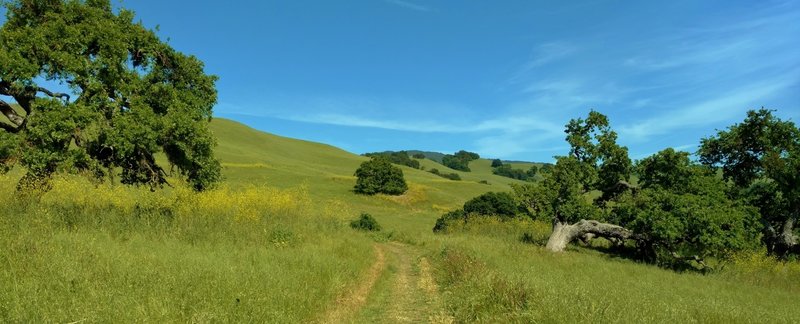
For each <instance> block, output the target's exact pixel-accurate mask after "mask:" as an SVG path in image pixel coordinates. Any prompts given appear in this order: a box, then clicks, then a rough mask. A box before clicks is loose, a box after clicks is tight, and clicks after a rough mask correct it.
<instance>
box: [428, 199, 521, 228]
mask: <svg viewBox="0 0 800 324" xmlns="http://www.w3.org/2000/svg"><path fill="white" fill-rule="evenodd" d="M523 213H524V209H523V208H521V207H520V205H519V204H518V203H517V202H516V200H515V199H514V196H513V195H511V194H510V193H507V192H488V193H485V194H483V195H480V196H478V197H475V198H472V199H470V200H469V201H467V202H466V203H464V208H462V209H457V210H454V211H450V212H448V213H446V214H444V215H442V216H441V217H439V219H437V220H436V224H435V225H434V227H433V231H434V232H436V233H438V232H443V231H445V230H446V229H447V226H448V223H449V222H452V221H455V220H463V221H464V223H466V222H468V221H469V219H470V217H472V216H497V217H499V218H500V220H503V221H505V220H509V219H513V218H516V217H517V215H520V214H523Z"/></svg>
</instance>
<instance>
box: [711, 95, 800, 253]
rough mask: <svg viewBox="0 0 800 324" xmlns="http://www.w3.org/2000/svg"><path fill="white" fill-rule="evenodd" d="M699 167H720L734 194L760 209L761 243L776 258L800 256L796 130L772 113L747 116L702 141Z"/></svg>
mask: <svg viewBox="0 0 800 324" xmlns="http://www.w3.org/2000/svg"><path fill="white" fill-rule="evenodd" d="M700 159H701V162H702V163H704V164H706V165H710V166H712V167H721V168H722V174H723V176H724V177H725V179H728V180H730V181H731V182H732V183H733V184H734V185H735V186H736V188H737V189H738V191H737V192H735V194H736V195H738V196H740V197H741V198H743V199H747V200H748V201H749V202H750V203H751V204H752V205H754V206H756V207H757V208H758V209H759V210H760V214H761V223H762V224H763V235H764V236H763V241H764V243H765V244H766V246H767V249H768V250H769V252H771V253H774V254H776V255H779V256H786V255H787V254H789V253H800V239H799V238H798V237H797V234H796V233H795V224H796V223H797V221H798V219H800V129H798V127H797V126H796V125H795V124H794V123H793V122H791V121H783V120H781V119H779V118H777V117H775V116H774V115H773V114H772V111H770V110H767V109H760V110H757V111H749V112H748V113H747V118H745V120H744V121H743V122H742V123H739V124H735V125H733V126H731V127H729V128H728V129H727V130H724V131H719V132H718V133H717V135H716V136H712V137H709V138H705V139H703V140H702V146H701V148H700Z"/></svg>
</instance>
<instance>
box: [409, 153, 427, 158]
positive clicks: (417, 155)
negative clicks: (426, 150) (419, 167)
mask: <svg viewBox="0 0 800 324" xmlns="http://www.w3.org/2000/svg"><path fill="white" fill-rule="evenodd" d="M411 157H413V158H415V159H424V158H425V154H422V153H416V154H414V155H412V156H411Z"/></svg>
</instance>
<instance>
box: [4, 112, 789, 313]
mask: <svg viewBox="0 0 800 324" xmlns="http://www.w3.org/2000/svg"><path fill="white" fill-rule="evenodd" d="M211 128H212V131H213V132H214V133H215V134H216V135H217V136H218V138H219V147H218V149H217V155H218V157H219V158H220V159H221V160H222V163H223V166H224V170H223V173H224V176H225V179H226V180H225V183H224V184H223V186H224V188H223V189H222V190H220V191H216V192H212V193H208V194H204V195H201V196H196V195H193V194H190V193H187V192H185V190H184V189H181V188H176V189H166V190H164V191H161V192H158V193H155V194H153V193H149V192H147V190H145V189H144V188H141V189H137V188H123V187H120V186H115V185H110V184H105V185H100V186H99V187H94V186H93V185H91V184H89V183H88V182H85V181H77V180H75V179H74V178H71V177H67V181H65V182H63V183H60V184H58V185H57V187H56V189H54V191H53V192H50V193H48V194H47V195H46V196H45V197H43V198H42V199H41V200H40V201H38V202H31V203H29V204H23V203H21V201H20V200H18V199H17V198H16V197H15V192H14V191H13V190H14V189H13V188H14V184H15V181H16V180H15V179H17V178H18V177H19V176H20V175H21V173H20V171H19V170H16V171H14V172H12V173H11V174H10V175H6V176H0V203H2V204H3V205H4V206H14V207H11V208H5V209H3V210H2V211H0V263H1V264H2V265H3V266H2V267H0V288H1V289H0V321H2V322H71V321H80V320H84V319H86V320H87V321H88V322H133V321H150V322H152V321H157V322H162V321H165V322H189V321H193V322H207V321H212V322H217V321H223V322H245V321H247V322H249V321H257V322H307V321H314V320H319V316H320V314H322V313H325V312H327V311H329V310H330V309H331V308H333V307H336V300H337V297H339V296H341V295H342V294H344V293H345V292H346V291H348V287H353V286H354V285H357V284H358V282H359V278H360V276H361V275H362V274H364V273H365V272H366V271H367V270H368V269H369V268H370V265H371V264H372V262H373V261H374V253H373V246H374V245H375V244H376V242H381V243H377V244H391V243H384V242H389V241H396V242H401V243H403V244H404V245H403V246H407V247H408V250H403V248H401V247H397V246H395V248H397V249H400V250H392V251H395V252H393V253H394V254H388V255H387V260H388V261H387V262H389V266H390V267H389V270H387V272H385V273H383V274H382V276H381V277H380V278H379V279H378V281H377V283H376V286H375V288H374V289H375V292H374V294H373V295H371V296H370V297H369V298H368V299H367V302H366V304H365V305H364V308H363V309H362V310H361V312H360V313H359V314H360V315H358V316H357V317H355V320H363V321H377V320H380V319H381V316H383V314H384V311H385V310H384V308H386V307H387V306H388V305H391V304H392V301H393V300H392V298H393V297H392V296H393V293H394V292H393V291H392V289H393V288H392V287H393V286H394V283H393V282H394V281H393V280H394V278H395V277H396V274H397V273H401V272H400V271H399V270H398V269H400V268H398V267H399V266H401V265H403V264H404V263H403V262H400V261H398V260H399V259H400V258H398V257H397V256H398V255H401V256H403V258H410V259H412V260H418V259H416V258H417V257H420V256H426V257H427V258H428V259H429V260H430V261H431V265H432V266H433V268H434V273H435V274H436V278H437V281H438V283H439V287H440V289H441V290H442V292H443V293H442V295H441V296H442V297H441V300H442V302H444V304H445V305H444V307H445V309H446V310H447V311H448V313H449V315H451V316H452V317H453V318H454V319H456V320H457V321H460V322H472V321H483V322H567V321H577V322H722V321H727V322H791V321H796V319H797V318H798V317H799V316H800V309H798V308H797V307H796V303H797V299H796V296H797V295H798V293H800V266H798V264H797V263H787V264H783V263H779V262H776V261H774V260H770V259H768V258H763V257H756V255H757V254H753V255H750V256H745V257H742V258H741V259H740V260H739V261H737V262H733V263H731V264H730V265H728V266H726V268H724V269H723V270H721V271H719V272H715V273H711V274H709V275H701V274H696V273H677V272H674V271H669V270H664V269H660V268H657V267H654V266H651V265H645V264H639V263H636V262H633V261H630V260H626V259H618V258H614V257H612V256H609V255H606V254H602V253H599V252H596V251H592V250H587V249H573V250H572V251H570V252H567V253H565V254H559V255H556V254H551V253H548V252H546V251H544V250H543V249H542V248H541V247H540V246H537V245H534V244H526V243H522V242H521V241H520V237H521V236H522V234H524V233H529V234H532V236H533V237H534V239H535V240H536V241H542V240H544V239H545V238H546V237H547V235H548V231H549V226H548V225H547V224H542V223H532V222H512V223H500V222H497V221H493V220H491V219H488V220H485V221H484V222H481V223H479V224H478V223H476V224H471V225H468V226H453V230H452V233H451V234H445V235H434V234H433V233H432V232H431V229H432V227H433V225H434V223H435V220H436V218H438V217H439V216H440V215H441V214H442V213H444V212H445V211H448V210H451V209H455V208H458V207H460V206H461V205H462V204H463V203H464V202H465V201H467V200H468V199H471V198H472V197H475V196H478V195H480V194H482V193H485V192H487V191H507V190H510V187H509V185H510V184H512V183H521V182H519V181H517V180H513V179H509V178H505V177H500V176H496V175H493V174H492V173H491V166H490V164H491V160H486V159H480V160H476V161H473V162H472V163H471V164H470V168H471V169H472V170H473V171H472V172H461V171H455V170H451V169H449V168H447V167H445V166H443V165H441V164H439V163H436V162H434V161H432V160H427V159H426V160H421V161H420V162H421V164H422V166H424V168H425V170H416V169H411V168H408V167H401V168H402V170H403V172H404V174H405V177H406V180H407V181H408V183H409V186H410V190H409V192H407V193H406V194H405V195H403V196H399V197H389V196H381V195H379V196H372V197H368V196H362V195H356V194H354V193H353V192H352V187H353V185H354V184H355V178H354V177H353V172H354V171H355V170H356V168H357V167H358V166H359V164H360V163H361V162H363V161H366V160H367V159H366V158H365V157H361V156H358V155H355V154H351V153H348V152H346V151H343V150H340V149H337V148H335V147H332V146H329V145H324V144H319V143H312V142H307V141H301V140H295V139H289V138H284V137H280V136H275V135H271V134H267V133H263V132H259V131H256V130H254V129H251V128H249V127H246V126H244V125H241V124H238V123H236V122H233V121H229V120H224V119H215V120H214V121H213V122H212V124H211ZM513 167H515V168H523V169H527V168H529V167H530V165H524V164H514V165H513ZM432 168H437V169H439V171H441V172H442V173H451V172H454V173H457V174H459V175H460V176H461V178H462V180H461V181H451V180H448V179H444V178H441V177H439V176H436V175H434V174H431V173H429V172H427V171H426V170H430V169H432ZM481 181H486V182H488V183H489V185H486V184H481V183H480V182H481ZM173 182H176V181H174V180H173ZM177 183H179V182H177ZM361 213H369V214H371V215H373V216H374V217H375V218H376V219H377V221H378V223H379V224H381V226H382V227H383V230H382V231H381V232H378V233H362V232H358V231H355V230H352V229H350V228H349V225H348V222H349V221H350V220H352V219H355V218H356V217H358V215H359V214H361ZM414 271H416V270H413V271H411V272H408V271H405V272H402V273H411V274H412V276H413V275H414V274H415V272H414ZM237 300H238V301H237ZM414 305H416V304H414ZM419 307H421V308H422V307H426V306H425V305H422V304H420V305H419Z"/></svg>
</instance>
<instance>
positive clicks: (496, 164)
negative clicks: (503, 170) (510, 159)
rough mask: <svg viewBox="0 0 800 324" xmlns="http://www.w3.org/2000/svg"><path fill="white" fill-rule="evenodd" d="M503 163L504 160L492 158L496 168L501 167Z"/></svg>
mask: <svg viewBox="0 0 800 324" xmlns="http://www.w3.org/2000/svg"><path fill="white" fill-rule="evenodd" d="M502 165H503V161H500V159H494V160H492V167H493V168H496V167H499V166H502Z"/></svg>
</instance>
